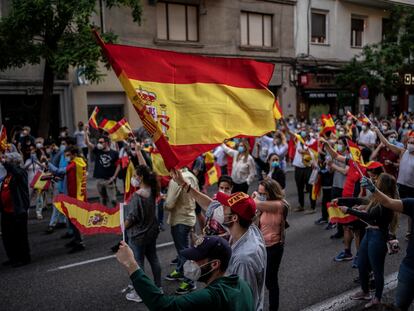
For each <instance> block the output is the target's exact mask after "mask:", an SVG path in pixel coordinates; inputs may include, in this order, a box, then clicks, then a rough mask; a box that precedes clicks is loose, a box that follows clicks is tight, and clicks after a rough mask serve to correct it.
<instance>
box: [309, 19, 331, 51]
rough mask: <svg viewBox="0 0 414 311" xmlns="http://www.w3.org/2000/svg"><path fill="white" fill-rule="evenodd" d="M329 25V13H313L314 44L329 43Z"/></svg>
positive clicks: (312, 37)
mask: <svg viewBox="0 0 414 311" xmlns="http://www.w3.org/2000/svg"><path fill="white" fill-rule="evenodd" d="M327 23H328V13H327V12H312V26H311V27H312V28H311V29H312V33H311V42H312V43H323V44H326V43H328V37H327V31H326V30H327Z"/></svg>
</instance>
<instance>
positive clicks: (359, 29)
mask: <svg viewBox="0 0 414 311" xmlns="http://www.w3.org/2000/svg"><path fill="white" fill-rule="evenodd" d="M364 28H365V19H363V18H356V17H353V18H352V19H351V46H352V47H362V46H363V44H364Z"/></svg>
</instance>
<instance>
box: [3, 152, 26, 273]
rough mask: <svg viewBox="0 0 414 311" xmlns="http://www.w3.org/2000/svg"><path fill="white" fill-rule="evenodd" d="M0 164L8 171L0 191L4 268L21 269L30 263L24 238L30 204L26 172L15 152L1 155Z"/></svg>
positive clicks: (21, 160) (20, 158) (18, 155)
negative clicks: (5, 255)
mask: <svg viewBox="0 0 414 311" xmlns="http://www.w3.org/2000/svg"><path fill="white" fill-rule="evenodd" d="M1 162H2V164H3V165H4V168H5V169H6V172H7V175H6V177H5V178H4V181H3V183H2V185H1V189H0V212H1V230H2V238H3V245H4V248H5V250H6V254H7V257H8V258H9V260H8V261H6V262H4V263H3V265H12V266H13V267H20V266H23V265H26V264H28V263H30V249H29V240H28V237H27V210H28V208H29V205H30V202H29V187H28V182H27V173H26V171H25V170H24V169H23V168H22V165H23V159H22V156H21V155H20V154H19V153H17V152H11V153H6V154H4V155H3V156H2V157H1Z"/></svg>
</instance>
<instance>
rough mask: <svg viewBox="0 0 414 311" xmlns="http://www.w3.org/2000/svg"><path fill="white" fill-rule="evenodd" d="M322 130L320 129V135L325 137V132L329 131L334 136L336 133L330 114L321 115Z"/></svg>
mask: <svg viewBox="0 0 414 311" xmlns="http://www.w3.org/2000/svg"><path fill="white" fill-rule="evenodd" d="M321 122H322V128H321V132H320V134H321V135H325V134H326V133H327V132H329V131H331V132H333V133H334V134H335V133H336V127H335V122H334V121H333V119H332V116H331V115H330V114H327V115H325V114H322V116H321Z"/></svg>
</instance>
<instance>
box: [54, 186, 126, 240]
mask: <svg viewBox="0 0 414 311" xmlns="http://www.w3.org/2000/svg"><path fill="white" fill-rule="evenodd" d="M53 204H54V206H55V207H56V208H57V209H58V211H59V212H61V213H62V214H64V215H65V216H66V217H68V218H69V220H70V222H71V223H72V224H73V225H74V226H75V227H76V228H77V229H78V230H79V231H80V232H81V233H82V234H84V235H91V234H101V233H115V234H119V233H121V226H120V215H119V206H117V207H116V208H108V207H106V206H103V205H102V204H99V203H87V202H83V201H80V200H76V199H74V198H71V197H69V196H67V195H64V194H59V195H57V196H56V197H55V199H54V200H53Z"/></svg>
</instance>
